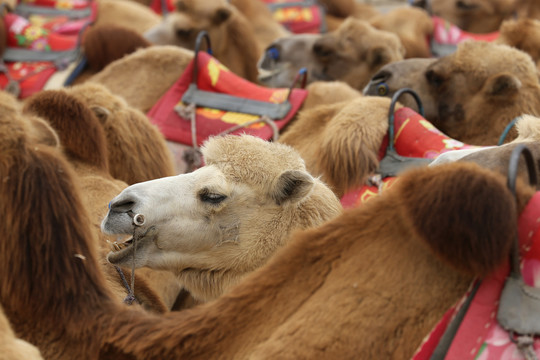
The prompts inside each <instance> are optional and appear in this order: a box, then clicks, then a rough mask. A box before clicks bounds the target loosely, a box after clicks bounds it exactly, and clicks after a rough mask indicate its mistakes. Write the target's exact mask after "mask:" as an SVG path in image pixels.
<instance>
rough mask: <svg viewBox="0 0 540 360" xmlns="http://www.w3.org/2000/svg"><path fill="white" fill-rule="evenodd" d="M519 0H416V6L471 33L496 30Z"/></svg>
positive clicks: (513, 9)
mask: <svg viewBox="0 0 540 360" xmlns="http://www.w3.org/2000/svg"><path fill="white" fill-rule="evenodd" d="M518 1H519V0H467V1H462V0H429V1H427V0H416V1H415V3H416V5H417V6H421V7H423V8H425V9H426V10H428V11H429V12H430V13H431V14H432V15H436V16H439V17H442V18H443V19H446V20H448V21H450V22H451V23H453V24H454V25H456V26H457V27H459V28H460V29H462V30H465V31H468V32H472V33H478V34H483V33H490V32H494V31H497V30H498V29H499V27H500V26H501V23H502V22H503V21H504V20H506V19H509V18H511V17H512V16H514V15H515V12H516V10H517V3H518Z"/></svg>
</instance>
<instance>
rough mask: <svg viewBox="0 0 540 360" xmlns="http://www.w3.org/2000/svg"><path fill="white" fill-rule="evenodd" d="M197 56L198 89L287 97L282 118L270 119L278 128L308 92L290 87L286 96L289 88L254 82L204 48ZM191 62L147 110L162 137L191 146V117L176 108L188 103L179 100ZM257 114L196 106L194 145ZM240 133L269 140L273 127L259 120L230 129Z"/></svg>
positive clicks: (245, 96)
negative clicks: (228, 66)
mask: <svg viewBox="0 0 540 360" xmlns="http://www.w3.org/2000/svg"><path fill="white" fill-rule="evenodd" d="M196 59H197V61H198V77H197V87H198V88H199V89H200V90H204V91H208V92H212V93H218V94H226V95H232V96H235V97H238V98H241V99H250V100H258V101H264V102H269V103H275V104H277V103H282V102H283V101H285V100H287V97H288V101H289V103H290V104H291V108H290V110H289V112H288V113H287V114H286V116H285V117H283V118H282V119H274V120H273V122H274V124H275V126H276V127H277V128H278V129H282V128H283V127H284V126H285V125H286V124H287V123H288V122H289V121H290V120H291V119H292V118H293V116H294V115H295V114H296V112H297V111H298V110H299V109H300V106H301V105H302V103H303V101H304V99H305V98H306V96H307V91H306V90H304V89H292V91H291V94H290V96H289V89H274V88H266V87H262V86H258V85H255V84H253V83H251V82H249V81H247V80H245V79H243V78H241V77H239V76H238V75H236V74H234V73H232V72H231V71H230V70H229V69H227V68H226V67H225V66H223V65H222V64H221V63H220V62H219V61H217V60H216V59H215V58H213V57H212V56H210V55H209V54H208V53H206V52H199V53H198V56H197V57H196ZM193 62H194V60H192V61H191V63H190V64H189V65H188V66H187V68H186V69H185V70H184V73H183V74H182V76H181V77H180V78H179V79H178V81H177V82H176V83H174V84H173V86H172V87H171V88H170V89H169V90H168V91H167V92H166V93H165V95H163V96H162V97H161V99H160V100H159V101H158V102H157V103H156V104H155V105H154V107H153V108H152V109H150V111H149V112H148V117H149V118H150V121H151V122H152V123H154V124H155V125H156V126H157V127H158V128H159V129H160V130H161V132H162V133H163V135H164V136H165V138H167V139H168V140H172V141H175V142H179V143H182V144H186V145H190V146H193V142H192V132H191V131H192V130H191V122H190V119H189V118H185V117H182V116H181V115H179V112H178V111H177V110H175V108H176V109H178V107H180V108H182V107H183V106H185V105H188V104H184V103H182V96H183V95H184V93H185V92H186V91H187V89H188V87H189V85H190V84H191V82H192V77H193ZM259 118H260V116H259V115H253V114H244V113H239V112H233V111H227V110H220V109H211V108H208V107H197V108H196V118H195V119H196V120H195V122H196V135H197V145H201V144H202V143H203V142H204V141H205V140H206V139H207V138H208V137H210V136H214V135H218V134H220V133H222V132H224V131H226V130H228V129H230V128H232V127H234V126H237V125H241V124H245V123H247V122H249V121H253V120H257V119H259ZM240 133H246V134H250V135H253V136H258V137H260V138H263V139H265V140H269V139H270V138H271V137H272V135H273V130H272V127H271V126H270V125H268V124H266V123H264V122H258V123H255V124H253V125H250V126H248V127H245V128H241V129H238V130H236V131H234V132H233V134H240Z"/></svg>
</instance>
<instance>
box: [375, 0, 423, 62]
mask: <svg viewBox="0 0 540 360" xmlns="http://www.w3.org/2000/svg"><path fill="white" fill-rule="evenodd" d="M369 23H370V24H371V25H372V26H373V27H375V28H376V29H379V30H385V31H389V32H392V33H394V34H396V35H397V36H398V37H399V40H400V41H401V44H403V47H405V55H404V57H405V58H406V59H409V58H429V57H431V49H430V44H429V40H428V39H429V38H430V37H431V35H432V34H433V21H432V20H431V17H430V16H429V14H428V13H427V12H426V11H425V10H423V9H419V8H415V7H408V6H402V7H398V8H396V9H393V10H391V11H389V12H387V13H384V14H380V15H378V16H375V17H373V18H371V19H369Z"/></svg>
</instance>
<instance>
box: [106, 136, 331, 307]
mask: <svg viewBox="0 0 540 360" xmlns="http://www.w3.org/2000/svg"><path fill="white" fill-rule="evenodd" d="M202 152H203V156H204V159H205V163H206V166H204V167H202V168H200V169H198V170H196V171H194V172H192V173H189V174H182V175H177V176H172V177H166V178H161V179H157V180H152V181H147V182H143V183H139V184H134V185H132V186H130V187H128V188H126V189H125V190H124V191H123V192H121V193H120V194H119V195H118V196H117V197H115V198H114V199H113V200H112V201H111V204H110V208H109V212H108V214H107V216H106V217H105V219H104V220H103V223H102V230H103V231H104V232H106V233H109V234H134V238H135V241H133V240H132V239H130V240H128V241H126V242H124V243H122V244H119V245H118V246H116V248H117V249H116V251H113V252H112V253H110V254H109V256H108V259H109V261H110V262H111V263H113V264H117V265H123V266H131V265H132V262H134V264H135V266H136V267H144V266H146V267H150V268H154V269H164V270H170V271H173V272H174V273H175V274H176V275H177V276H178V278H179V279H180V281H181V282H182V283H183V284H184V286H185V287H186V289H188V290H189V291H191V292H192V294H193V295H194V296H195V297H196V298H198V299H200V300H209V299H212V298H215V297H217V296H219V295H220V294H221V293H222V292H223V291H225V290H226V289H227V288H228V287H229V286H230V285H232V284H235V283H236V282H238V281H239V280H240V278H241V277H242V276H243V275H245V274H247V273H248V272H250V271H253V270H254V269H256V268H258V267H260V266H261V265H262V264H264V263H265V262H266V260H267V259H268V258H269V257H270V256H271V255H272V254H273V253H274V252H275V251H276V249H277V248H279V247H280V246H282V245H284V244H285V243H286V240H287V237H288V235H289V234H290V232H291V231H292V230H294V229H301V228H307V227H311V226H315V225H318V224H320V223H322V222H323V221H325V220H327V219H329V218H331V217H333V216H335V215H337V214H338V213H339V212H340V209H341V207H340V204H339V200H338V199H337V198H336V196H335V195H334V194H333V193H332V192H331V190H330V189H328V188H327V187H326V186H325V185H324V184H323V183H321V182H320V181H319V180H318V179H315V178H313V177H312V176H311V175H310V174H309V173H308V172H307V171H306V169H305V165H304V162H303V160H302V159H301V158H300V156H299V155H298V154H297V153H296V151H295V150H293V149H292V148H291V147H289V146H286V145H283V144H278V143H270V142H266V141H264V140H261V139H258V138H255V137H252V136H248V135H243V136H225V137H217V138H212V139H211V140H209V141H208V142H207V143H206V144H205V146H204V147H203V149H202ZM136 215H139V216H136ZM134 242H135V244H136V246H133V244H134ZM134 257H135V258H134Z"/></svg>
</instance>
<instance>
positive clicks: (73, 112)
mask: <svg viewBox="0 0 540 360" xmlns="http://www.w3.org/2000/svg"><path fill="white" fill-rule="evenodd" d="M68 109H69V111H68ZM24 113H25V114H30V115H33V116H39V117H41V118H43V119H45V120H46V121H47V122H48V123H49V124H50V125H51V127H52V128H53V129H54V131H55V132H56V134H57V135H58V138H59V146H60V148H61V149H62V150H63V152H64V153H65V154H66V157H67V158H68V159H69V161H70V163H71V164H72V166H73V168H74V170H75V172H76V174H77V178H78V184H79V186H80V188H81V189H82V191H83V200H84V203H85V206H86V209H87V210H88V212H89V214H90V215H91V216H92V219H91V223H92V225H93V226H94V231H96V232H99V226H100V223H101V219H102V218H103V216H105V214H106V212H107V205H108V203H109V200H110V198H111V196H114V195H115V194H117V193H118V192H119V191H122V190H123V189H124V188H125V187H127V186H128V184H126V183H125V182H123V181H121V180H117V179H115V178H113V177H112V176H111V175H110V164H109V161H108V156H109V154H108V146H107V145H108V144H107V140H106V131H105V130H104V129H103V128H102V125H101V124H100V122H99V121H98V119H97V118H96V116H95V115H94V113H93V112H92V110H90V108H89V107H88V106H86V104H85V103H83V102H81V101H79V100H78V99H77V98H76V97H74V96H70V95H69V92H67V91H64V90H47V91H43V92H40V93H39V94H36V95H34V96H32V97H30V98H29V99H28V100H27V102H26V103H25V107H24ZM74 118H75V119H77V121H73V119H74ZM109 132H110V131H109ZM143 154H144V153H143V152H141V155H143ZM99 233H100V232H99ZM114 241H116V238H114V237H106V236H104V235H101V236H100V241H99V247H100V251H101V254H102V257H101V258H102V259H104V255H105V254H106V253H107V252H108V251H109V250H110V245H109V243H110V242H114ZM103 266H104V268H105V271H106V274H107V278H108V281H109V284H110V285H111V287H112V288H113V289H114V291H115V294H116V295H117V298H118V299H119V300H120V301H121V300H123V299H124V298H125V297H126V296H127V289H126V288H125V286H124V284H123V283H122V281H121V280H122V279H121V278H120V277H119V274H118V273H117V271H116V270H115V269H114V267H112V266H111V265H110V264H108V263H107V262H105V261H103ZM124 272H125V273H126V275H128V277H129V274H127V273H128V272H127V271H126V270H125V269H124ZM160 278H161V279H160ZM136 282H137V283H139V284H140V287H139V286H138V287H139V288H138V289H137V288H136V290H137V293H135V297H136V298H137V300H138V301H139V302H140V303H141V304H143V306H144V307H145V308H147V309H149V310H153V311H158V312H164V311H166V310H167V309H170V308H171V307H172V304H173V303H174V301H175V299H176V296H177V295H178V293H179V291H180V286H179V285H176V281H175V280H174V278H172V277H170V276H169V277H168V276H167V274H163V273H161V272H159V273H155V272H149V271H143V272H138V273H137V276H136ZM175 285H176V290H175Z"/></svg>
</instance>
